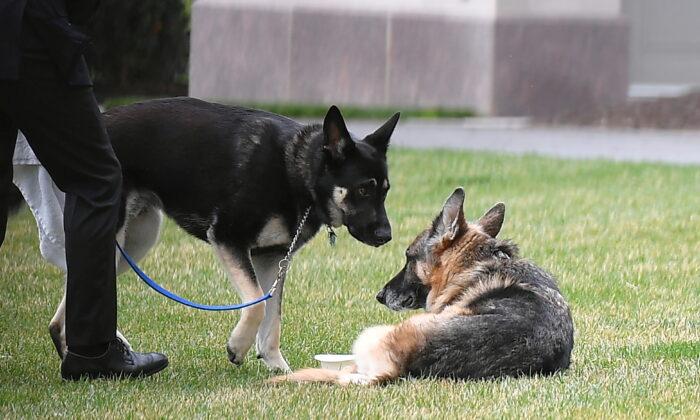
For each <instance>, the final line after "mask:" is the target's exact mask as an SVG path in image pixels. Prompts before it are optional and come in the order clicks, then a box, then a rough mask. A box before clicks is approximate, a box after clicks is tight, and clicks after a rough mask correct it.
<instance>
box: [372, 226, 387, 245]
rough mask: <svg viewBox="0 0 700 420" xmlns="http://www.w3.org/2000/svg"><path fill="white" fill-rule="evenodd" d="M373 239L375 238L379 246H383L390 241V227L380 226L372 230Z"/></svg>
mask: <svg viewBox="0 0 700 420" xmlns="http://www.w3.org/2000/svg"><path fill="white" fill-rule="evenodd" d="M374 237H375V238H377V242H379V243H380V244H382V245H383V244H385V243H387V242H389V241H390V240H391V227H389V226H381V227H378V228H377V229H375V230H374Z"/></svg>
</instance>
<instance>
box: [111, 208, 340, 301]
mask: <svg viewBox="0 0 700 420" xmlns="http://www.w3.org/2000/svg"><path fill="white" fill-rule="evenodd" d="M310 211H311V207H308V208H307V209H306V211H305V212H304V215H303V217H302V218H301V221H300V222H299V226H298V227H297V231H296V234H295V235H294V239H292V243H291V244H290V245H289V249H288V250H287V255H285V257H284V258H283V259H282V260H281V261H280V262H279V272H278V273H277V279H275V281H274V283H272V286H271V287H270V290H269V291H268V292H267V294H265V295H264V296H262V297H259V298H257V299H255V300H251V301H250V302H244V303H239V304H236V305H202V304H201V303H197V302H192V301H191V300H187V299H185V298H183V297H181V296H178V295H176V294H175V293H173V292H171V291H169V290H168V289H166V288H164V287H162V286H161V285H159V284H158V283H156V282H155V281H154V280H153V279H152V278H150V277H148V274H146V273H144V272H143V270H141V268H140V267H139V266H138V264H136V261H134V260H133V259H132V258H131V257H130V256H129V254H127V253H126V251H124V249H123V248H122V247H121V245H119V242H116V244H117V249H119V252H120V253H121V254H122V257H124V260H126V262H127V264H129V266H130V267H131V269H132V270H134V273H136V275H137V276H139V278H140V279H141V280H143V282H144V283H146V284H147V285H148V286H149V287H150V288H151V289H153V290H155V291H156V292H158V293H160V294H161V295H163V296H165V297H166V298H168V299H170V300H174V301H175V302H177V303H180V304H182V305H185V306H189V307H190V308H195V309H201V310H202V311H235V310H237V309H243V308H247V307H249V306H253V305H257V304H258V303H260V302H264V301H266V300H268V299H270V298H271V297H272V295H273V294H274V293H275V290H276V289H277V284H278V283H279V282H280V281H282V277H283V275H285V274H286V273H287V271H289V266H290V264H291V261H292V251H294V246H295V245H296V243H297V239H299V235H300V234H301V229H302V227H304V223H306V218H307V217H309V212H310ZM333 235H335V233H334V234H333Z"/></svg>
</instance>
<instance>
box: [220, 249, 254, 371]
mask: <svg viewBox="0 0 700 420" xmlns="http://www.w3.org/2000/svg"><path fill="white" fill-rule="evenodd" d="M210 242H211V244H212V246H213V247H214V249H215V251H216V254H217V256H218V257H219V260H221V263H222V264H223V266H224V267H225V268H226V271H227V272H228V275H229V278H230V279H231V283H232V284H233V287H234V288H235V289H236V291H237V292H238V295H239V296H240V297H241V299H242V300H243V301H245V302H248V301H251V300H254V299H258V298H260V297H262V295H263V291H262V289H261V288H260V285H258V281H257V279H256V278H255V272H254V271H253V265H252V263H251V261H250V252H249V251H248V250H241V249H239V248H237V247H234V246H231V245H224V244H221V243H217V242H215V241H210ZM264 316H265V302H260V303H258V304H257V305H253V306H249V307H247V308H245V309H242V310H241V318H240V319H239V320H238V323H237V324H236V327H235V328H234V329H233V331H231V336H230V337H229V339H228V344H227V346H226V350H227V351H228V359H229V360H230V361H231V363H234V364H236V365H240V364H242V363H243V359H245V355H246V353H248V350H250V348H251V347H252V346H253V343H254V342H255V335H256V333H257V332H258V328H259V327H260V323H261V322H262V320H263V317H264Z"/></svg>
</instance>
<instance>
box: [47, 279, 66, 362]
mask: <svg viewBox="0 0 700 420" xmlns="http://www.w3.org/2000/svg"><path fill="white" fill-rule="evenodd" d="M49 334H51V341H53V345H54V347H56V352H57V353H58V357H60V358H61V360H63V357H64V356H65V355H66V351H67V349H68V348H67V346H66V288H65V287H64V288H63V298H61V303H59V304H58V308H56V313H55V314H54V316H53V318H51V322H49Z"/></svg>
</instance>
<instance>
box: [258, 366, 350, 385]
mask: <svg viewBox="0 0 700 420" xmlns="http://www.w3.org/2000/svg"><path fill="white" fill-rule="evenodd" d="M356 372H357V365H355V364H352V365H350V366H347V367H345V368H343V369H342V370H330V369H302V370H298V371H296V372H292V373H290V374H287V375H280V376H275V377H274V378H270V379H269V380H268V381H267V383H269V384H281V383H284V382H296V383H326V384H335V385H349V384H351V383H358V381H356V380H354V379H356V377H359V376H361V375H357V374H356Z"/></svg>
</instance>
